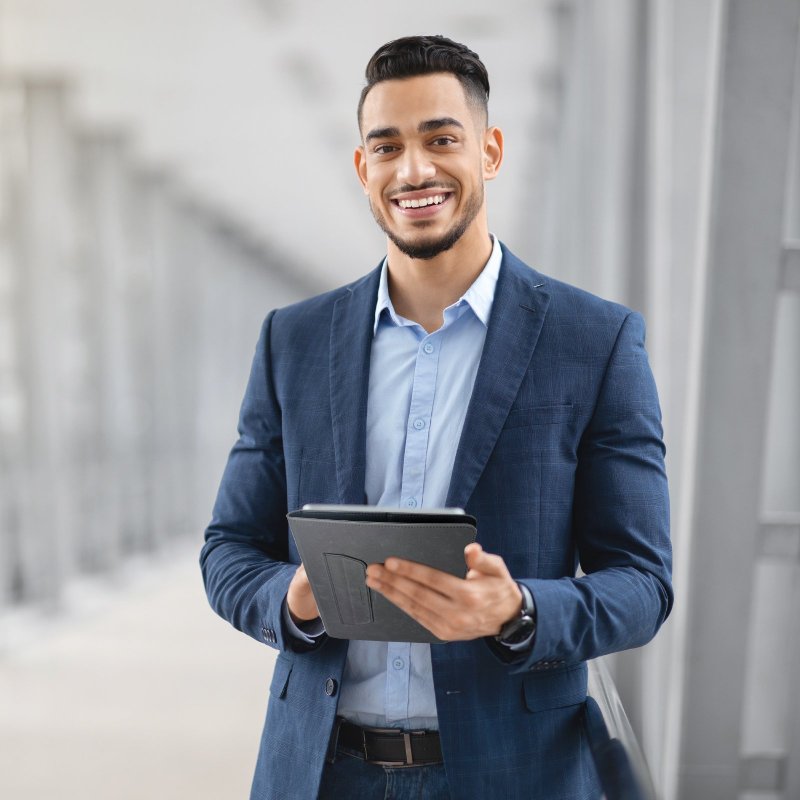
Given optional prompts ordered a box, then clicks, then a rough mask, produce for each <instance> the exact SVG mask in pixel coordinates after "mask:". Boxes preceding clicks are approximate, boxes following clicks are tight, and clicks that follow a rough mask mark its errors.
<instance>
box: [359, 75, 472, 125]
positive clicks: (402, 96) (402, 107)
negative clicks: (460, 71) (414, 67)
mask: <svg viewBox="0 0 800 800" xmlns="http://www.w3.org/2000/svg"><path fill="white" fill-rule="evenodd" d="M361 116H362V127H363V129H364V131H368V130H371V129H372V128H376V127H380V128H384V127H402V128H407V127H409V126H410V127H412V128H414V129H416V128H417V126H418V125H419V124H420V123H422V122H425V121H426V120H431V119H445V118H449V119H452V120H456V121H457V122H458V123H460V124H461V125H462V126H464V125H465V124H466V122H467V121H468V120H469V119H470V108H469V104H468V102H467V97H466V94H465V92H464V87H463V86H462V85H461V82H460V81H459V80H458V78H457V77H456V76H455V75H453V74H451V73H446V72H437V73H433V74H431V75H417V76H414V77H412V78H394V79H392V80H388V81H381V82H380V83H376V84H375V85H374V86H373V87H372V88H371V89H370V91H369V93H368V94H367V96H366V98H365V100H364V106H363V108H362V113H361Z"/></svg>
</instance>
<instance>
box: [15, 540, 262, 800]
mask: <svg viewBox="0 0 800 800" xmlns="http://www.w3.org/2000/svg"><path fill="white" fill-rule="evenodd" d="M68 607H69V609H70V610H69V611H68V612H67V613H66V614H65V615H61V616H60V617H59V618H56V619H53V620H43V619H42V618H41V615H30V616H28V617H27V618H26V617H23V616H18V617H17V618H16V619H15V620H13V621H12V622H9V620H8V619H5V620H4V621H3V625H2V626H0V633H1V634H2V637H1V638H0V644H2V645H3V648H2V652H0V797H2V798H3V800H44V799H45V798H47V799H48V800H51V798H59V800H72V799H73V798H75V800H144V799H145V798H146V799H147V800H172V798H175V799H176V800H177V799H178V798H180V800H188V799H189V798H191V800H204V799H205V798H209V800H210V799H211V798H213V799H214V800H235V798H246V797H247V792H248V789H249V785H250V779H251V775H252V768H253V764H254V759H255V754H256V748H257V744H258V736H259V732H260V727H261V724H262V721H263V714H264V708H265V703H266V696H267V690H268V685H269V677H270V674H271V672H272V665H273V661H274V651H272V650H270V649H268V648H267V647H264V646H262V645H259V644H257V643H256V642H254V641H252V640H250V639H248V638H247V637H245V636H243V635H242V634H240V633H238V632H237V631H234V630H233V628H231V627H230V626H228V625H227V623H224V622H223V621H222V620H221V619H219V618H218V617H216V616H215V615H214V614H213V612H212V611H211V610H210V608H209V606H208V604H207V601H206V599H205V595H204V593H203V588H202V582H201V580H200V573H199V569H198V567H197V547H194V546H192V547H190V548H189V547H182V548H180V549H178V550H176V551H174V552H172V553H171V554H169V555H168V556H167V555H164V556H161V557H159V559H158V560H157V561H156V562H152V561H150V562H146V563H144V564H140V565H139V566H138V568H133V569H127V571H126V573H125V574H123V575H117V576H116V577H115V581H114V585H113V586H109V585H105V586H104V585H102V584H99V585H98V584H96V583H86V584H84V585H82V586H78V587H74V588H73V590H72V594H71V597H70V602H69V604H68Z"/></svg>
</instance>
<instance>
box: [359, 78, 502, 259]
mask: <svg viewBox="0 0 800 800" xmlns="http://www.w3.org/2000/svg"><path fill="white" fill-rule="evenodd" d="M497 133H498V134H499V132H497ZM361 135H362V141H363V144H362V146H361V147H359V148H358V149H357V150H356V153H355V164H356V169H357V171H358V176H359V179H360V180H361V183H362V185H363V186H364V191H365V193H366V194H367V195H368V197H369V204H370V208H371V209H372V214H373V216H374V217H375V221H376V222H377V223H378V225H379V226H380V227H381V228H382V230H383V231H384V233H385V234H386V235H387V236H388V237H389V239H390V240H391V241H392V242H394V244H395V245H396V246H397V248H398V249H399V250H400V251H401V252H403V253H405V254H406V255H408V256H410V257H411V258H420V259H430V258H434V257H435V256H437V255H439V253H442V252H444V251H446V250H449V249H450V248H451V247H452V246H453V245H454V244H455V243H456V242H457V241H458V240H459V239H460V238H461V237H462V236H463V235H464V233H465V232H466V231H467V230H468V229H469V227H470V225H471V224H472V222H473V221H474V220H475V218H476V217H477V216H478V214H479V213H480V212H481V211H482V209H483V201H484V193H483V181H484V179H487V178H491V177H494V172H495V170H496V168H497V167H498V166H499V163H500V158H499V157H498V156H497V154H496V153H493V151H492V148H493V147H495V149H496V144H497V137H496V136H494V137H493V135H492V131H486V129H485V124H484V119H483V111H482V110H481V109H477V108H474V107H473V106H471V105H470V104H469V103H468V101H467V98H466V96H465V94H464V89H463V87H462V86H461V84H460V83H459V81H458V78H456V77H455V75H452V74H450V73H446V72H441V73H435V74H433V75H422V76H418V77H414V78H405V79H402V80H390V81H383V82H382V83H378V84H376V85H375V86H373V87H372V89H371V90H370V92H369V94H368V95H367V97H366V100H365V101H364V106H363V110H362V117H361ZM499 141H500V156H501V155H502V139H501V138H500V140H499ZM487 148H488V155H487Z"/></svg>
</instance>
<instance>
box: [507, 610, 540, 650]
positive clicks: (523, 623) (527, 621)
mask: <svg viewBox="0 0 800 800" xmlns="http://www.w3.org/2000/svg"><path fill="white" fill-rule="evenodd" d="M532 632H533V618H532V617H529V616H528V615H527V614H525V615H523V616H521V617H519V618H518V619H515V620H514V621H513V622H511V623H509V624H508V626H506V629H505V630H503V633H502V634H501V636H502V641H503V642H505V643H506V644H517V643H518V642H522V641H524V640H525V639H527V638H528V636H530V635H531V633H532Z"/></svg>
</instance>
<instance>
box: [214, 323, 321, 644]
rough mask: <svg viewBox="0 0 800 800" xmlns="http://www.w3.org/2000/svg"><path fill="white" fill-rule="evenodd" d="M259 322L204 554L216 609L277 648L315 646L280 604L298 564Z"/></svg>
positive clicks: (277, 413) (276, 408)
mask: <svg viewBox="0 0 800 800" xmlns="http://www.w3.org/2000/svg"><path fill="white" fill-rule="evenodd" d="M274 316H275V312H274V311H273V312H271V313H270V314H269V316H268V317H267V319H266V320H265V321H264V324H263V326H262V328H261V335H260V337H259V340H258V344H257V346H256V352H255V356H254V358H253V365H252V369H251V371H250V379H249V381H248V384H247V389H246V391H245V395H244V400H243V401H242V407H241V412H240V415H239V428H238V431H239V438H238V440H237V441H236V443H235V444H234V446H233V449H232V450H231V453H230V455H229V457H228V462H227V464H226V466H225V472H224V473H223V476H222V481H221V483H220V488H219V492H218V494H217V499H216V503H215V504H214V510H213V514H212V520H211V523H210V524H209V526H208V528H207V529H206V533H205V545H204V546H203V549H202V551H201V554H200V566H201V569H202V573H203V581H204V583H205V588H206V593H207V595H208V599H209V602H210V604H211V607H212V608H213V609H214V611H216V612H217V614H219V615H220V616H221V617H223V619H226V620H228V622H230V623H231V624H232V625H233V626H234V627H235V628H237V629H238V630H240V631H242V632H244V633H246V634H248V635H249V636H252V637H253V638H254V639H257V640H258V641H260V642H264V643H266V644H268V645H270V646H272V647H275V648H278V649H280V650H286V649H289V650H295V651H303V650H309V649H313V648H314V647H316V646H319V644H321V640H322V639H324V638H325V637H324V636H323V637H320V640H319V641H316V642H315V643H314V644H313V645H310V644H308V643H306V642H303V641H301V640H299V639H294V638H293V637H291V636H289V635H288V634H287V632H286V630H285V627H284V625H283V617H282V613H281V605H282V602H283V600H284V598H285V597H286V592H287V590H288V587H289V583H290V581H291V579H292V576H293V575H294V573H295V570H296V565H295V564H293V563H290V562H289V552H288V532H289V531H288V523H287V521H286V513H287V507H286V506H287V501H286V470H285V464H284V454H283V436H282V426H281V409H280V405H279V403H278V400H277V397H276V393H275V389H274V384H273V375H272V363H271V356H270V333H271V329H272V325H273V320H274Z"/></svg>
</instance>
